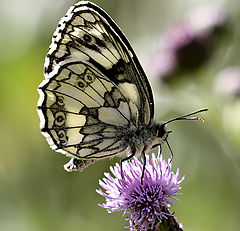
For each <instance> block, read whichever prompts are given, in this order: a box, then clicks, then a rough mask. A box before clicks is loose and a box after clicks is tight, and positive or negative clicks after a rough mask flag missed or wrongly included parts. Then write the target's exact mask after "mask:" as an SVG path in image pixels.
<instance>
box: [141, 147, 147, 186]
mask: <svg viewBox="0 0 240 231" xmlns="http://www.w3.org/2000/svg"><path fill="white" fill-rule="evenodd" d="M145 150H146V149H145V148H144V149H143V151H142V158H143V169H142V176H141V184H142V183H143V177H144V173H145V167H146V154H145Z"/></svg>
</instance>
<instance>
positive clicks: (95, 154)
mask: <svg viewBox="0 0 240 231" xmlns="http://www.w3.org/2000/svg"><path fill="white" fill-rule="evenodd" d="M44 75H45V80H44V81H43V82H42V83H41V84H40V86H39V88H38V91H39V94H40V99H39V101H38V114H39V116H40V128H41V130H42V133H43V135H44V136H45V137H46V138H47V141H48V143H49V144H50V146H51V148H52V149H54V150H56V151H57V152H61V153H63V154H65V155H67V156H69V157H71V158H72V159H71V160H70V161H69V163H67V164H66V165H65V166H64V167H65V169H66V170H67V171H72V170H80V171H81V170H82V169H84V168H85V167H87V166H89V165H90V164H92V163H94V162H95V161H96V160H99V159H102V158H105V157H110V156H114V155H119V154H121V153H126V155H127V157H126V158H124V159H123V160H122V161H124V160H127V159H130V158H131V157H133V156H134V155H138V154H142V156H143V160H145V153H146V152H148V151H149V150H150V149H151V148H153V147H155V146H157V145H160V144H161V143H162V142H163V141H166V138H167V136H168V133H169V132H168V131H166V130H165V125H166V124H167V123H169V122H171V121H173V120H180V119H197V120H199V119H202V118H201V117H187V116H190V115H193V114H196V113H198V112H201V111H205V110H206V109H202V110H198V111H196V112H193V113H189V114H186V115H184V116H181V117H178V118H175V119H173V120H170V121H167V122H165V123H157V122H155V121H154V119H153V116H154V102H153V95H152V90H151V87H150V84H149V82H148V80H147V77H146V75H145V73H144V71H143V69H142V67H141V65H140V63H139V61H138V59H137V57H136V55H135V53H134V51H133V49H132V47H131V46H130V44H129V42H128V40H127V38H126V37H125V35H124V34H123V33H122V31H121V30H120V29H119V27H118V26H117V25H116V24H115V22H114V21H113V20H112V19H111V18H110V17H109V16H108V14H107V13H106V12H105V11H103V10H102V9H101V8H99V7H98V6H97V5H95V4H93V3H91V2H85V1H80V2H78V3H76V4H75V5H74V6H72V7H70V8H69V10H68V11H67V13H66V15H65V16H64V17H63V18H62V19H61V20H60V22H59V24H58V27H57V29H56V31H55V33H54V34H53V37H52V43H51V45H50V48H49V51H48V54H47V56H46V59H45V66H44ZM121 163H122V162H121ZM144 163H145V162H144ZM143 173H144V171H143Z"/></svg>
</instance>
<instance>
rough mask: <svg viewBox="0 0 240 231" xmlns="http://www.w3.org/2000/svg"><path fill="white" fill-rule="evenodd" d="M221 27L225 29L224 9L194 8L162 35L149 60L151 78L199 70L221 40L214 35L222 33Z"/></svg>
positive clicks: (226, 21)
mask: <svg viewBox="0 0 240 231" xmlns="http://www.w3.org/2000/svg"><path fill="white" fill-rule="evenodd" d="M224 28H225V29H226V28H228V17H227V14H226V12H224V10H222V9H220V8H219V7H213V6H211V7H210V6H204V7H199V8H197V9H194V10H193V11H192V12H191V13H190V14H189V16H188V17H186V18H185V19H184V20H183V21H182V22H180V23H178V24H177V25H174V26H172V27H170V28H169V29H168V30H167V31H166V32H165V33H164V34H163V35H162V37H161V41H162V46H161V47H160V49H159V50H158V51H157V52H156V54H155V55H154V56H153V57H152V59H151V64H150V65H151V67H150V68H149V69H151V71H152V75H153V76H157V77H160V78H161V79H168V78H167V77H172V76H174V75H176V74H178V73H179V72H185V71H193V70H195V69H197V68H199V67H201V66H202V65H203V64H205V63H206V62H207V61H208V59H209V57H210V56H211V54H212V52H213V50H214V48H215V43H216V42H217V39H216V38H219V37H221V36H220V34H219V33H217V32H220V31H221V32H223V31H224Z"/></svg>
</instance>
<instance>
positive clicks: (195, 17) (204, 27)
mask: <svg viewBox="0 0 240 231" xmlns="http://www.w3.org/2000/svg"><path fill="white" fill-rule="evenodd" d="M186 20H187V22H188V24H189V26H190V27H191V28H192V30H193V31H195V33H197V34H199V35H202V36H204V35H205V36H206V35H208V36H214V34H219V33H221V32H225V31H227V30H228V28H229V19H228V14H227V12H226V11H225V10H224V9H223V8H222V7H220V6H214V5H204V6H201V7H198V8H196V9H194V10H192V11H191V12H190V14H189V16H188V17H187V19H186Z"/></svg>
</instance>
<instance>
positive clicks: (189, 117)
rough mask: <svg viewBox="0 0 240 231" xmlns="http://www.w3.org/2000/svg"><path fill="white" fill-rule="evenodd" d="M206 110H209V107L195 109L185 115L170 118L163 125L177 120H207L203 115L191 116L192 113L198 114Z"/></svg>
mask: <svg viewBox="0 0 240 231" xmlns="http://www.w3.org/2000/svg"><path fill="white" fill-rule="evenodd" d="M204 111H208V108H202V109H199V110H197V111H193V112H190V113H187V114H185V115H182V116H179V117H176V118H173V119H170V120H168V121H166V122H164V123H163V125H166V124H169V123H171V122H173V121H175V120H201V121H203V122H205V119H204V118H202V117H195V116H193V117H191V116H192V115H195V114H198V113H200V112H204Z"/></svg>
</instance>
